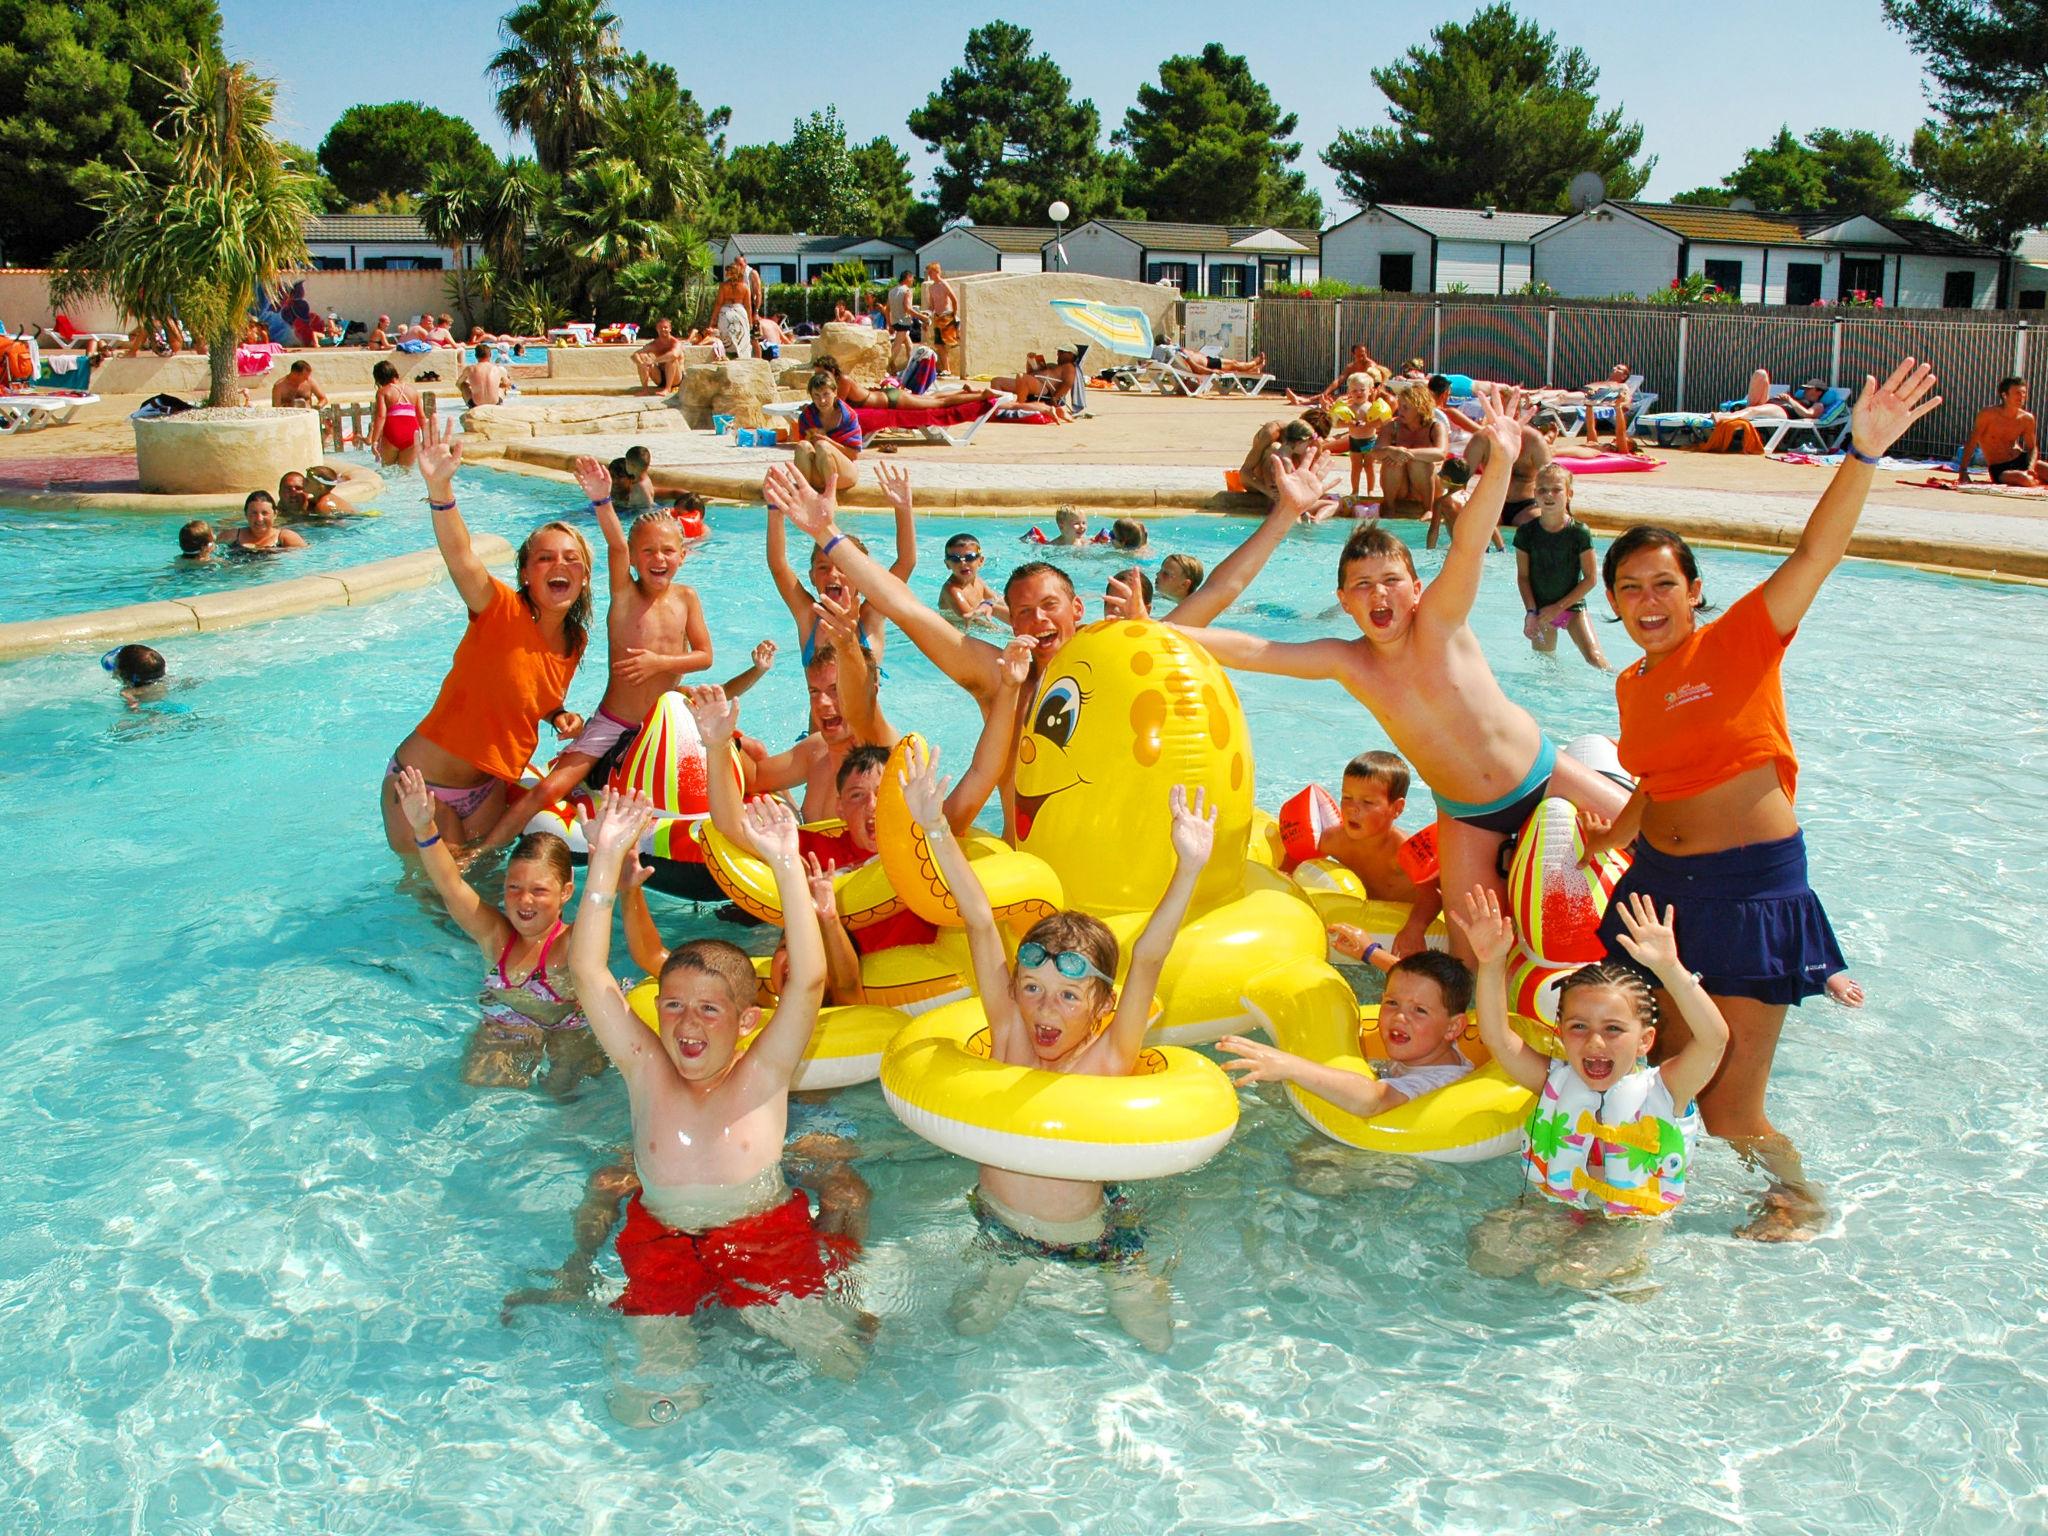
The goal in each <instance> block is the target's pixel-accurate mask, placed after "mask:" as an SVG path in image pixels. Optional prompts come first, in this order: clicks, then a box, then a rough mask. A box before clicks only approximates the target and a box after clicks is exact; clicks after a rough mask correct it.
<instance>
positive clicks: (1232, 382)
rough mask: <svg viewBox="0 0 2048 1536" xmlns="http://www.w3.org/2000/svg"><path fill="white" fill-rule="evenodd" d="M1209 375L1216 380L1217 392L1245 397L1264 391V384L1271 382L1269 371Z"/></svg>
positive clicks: (1271, 377) (1271, 376)
mask: <svg viewBox="0 0 2048 1536" xmlns="http://www.w3.org/2000/svg"><path fill="white" fill-rule="evenodd" d="M1210 377H1211V378H1213V379H1214V380H1215V381H1216V393H1217V394H1219V395H1243V396H1244V397H1245V398H1247V399H1249V398H1251V397H1252V396H1253V395H1258V394H1263V393H1265V389H1266V386H1267V385H1268V384H1270V383H1272V382H1273V375H1272V374H1270V373H1216V374H1211V375H1210Z"/></svg>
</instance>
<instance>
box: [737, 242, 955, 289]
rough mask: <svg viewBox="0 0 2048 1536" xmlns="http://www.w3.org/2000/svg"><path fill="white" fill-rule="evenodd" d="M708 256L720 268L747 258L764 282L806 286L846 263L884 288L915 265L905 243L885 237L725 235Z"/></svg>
mask: <svg viewBox="0 0 2048 1536" xmlns="http://www.w3.org/2000/svg"><path fill="white" fill-rule="evenodd" d="M711 251H712V254H713V255H714V256H715V257H717V259H718V264H719V266H720V267H721V268H722V267H724V266H725V265H726V264H727V263H728V262H730V261H731V260H732V259H733V258H734V257H735V256H744V257H746V258H747V265H748V266H750V267H752V268H753V269H754V270H755V271H756V272H759V273H760V274H761V281H762V282H764V283H808V282H809V281H810V280H811V279H812V278H814V277H817V276H820V275H821V274H823V273H825V272H827V271H830V270H831V269H832V268H833V267H836V266H841V265H843V264H844V263H846V262H849V261H855V262H859V263H860V264H861V265H862V266H863V267H865V268H866V269H867V274H868V278H869V280H870V281H872V282H881V283H888V282H894V281H895V280H896V278H897V277H898V276H899V275H901V274H902V273H904V272H906V271H908V270H910V267H911V263H912V262H914V261H915V260H916V252H914V251H913V250H912V249H911V246H910V242H909V241H908V240H899V239H896V238H895V237H894V236H889V235H805V234H794V235H769V234H740V235H728V236H726V237H725V238H724V239H723V240H714V241H712V242H711Z"/></svg>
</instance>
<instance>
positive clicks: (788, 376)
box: [775, 361, 811, 393]
mask: <svg viewBox="0 0 2048 1536" xmlns="http://www.w3.org/2000/svg"><path fill="white" fill-rule="evenodd" d="M775 382H776V383H777V384H778V385H780V386H781V387H782V388H784V389H790V390H795V391H797V392H798V393H801V392H802V391H803V390H804V388H805V387H806V386H807V385H808V384H809V383H810V382H811V365H810V363H809V362H807V361H806V362H801V363H778V364H776V368H775Z"/></svg>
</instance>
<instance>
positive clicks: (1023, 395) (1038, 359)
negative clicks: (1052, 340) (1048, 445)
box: [989, 347, 1081, 421]
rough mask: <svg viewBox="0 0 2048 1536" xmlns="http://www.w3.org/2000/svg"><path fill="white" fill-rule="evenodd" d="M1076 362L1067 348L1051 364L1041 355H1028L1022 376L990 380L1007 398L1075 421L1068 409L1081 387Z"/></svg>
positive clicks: (1016, 375) (1079, 372)
mask: <svg viewBox="0 0 2048 1536" xmlns="http://www.w3.org/2000/svg"><path fill="white" fill-rule="evenodd" d="M1076 359H1077V354H1075V353H1074V352H1072V351H1069V350H1068V349H1067V348H1065V347H1062V348H1060V350H1059V352H1058V354H1057V355H1056V357H1055V359H1054V361H1052V362H1050V363H1048V362H1047V361H1046V360H1045V358H1044V356H1043V355H1042V354H1041V353H1037V352H1032V353H1028V354H1026V356H1025V358H1024V371H1023V372H1022V373H1018V374H1012V375H1008V376H1006V377H1003V378H996V379H990V380H989V384H990V386H991V387H992V388H995V389H998V390H1000V391H1002V392H1003V393H1004V394H1008V395H1015V396H1016V397H1017V398H1018V400H1020V401H1035V402H1037V403H1038V404H1040V405H1047V406H1050V407H1052V411H1053V414H1054V415H1055V416H1056V417H1057V418H1058V419H1059V420H1061V421H1072V420H1073V419H1074V418H1073V415H1072V413H1071V412H1069V411H1068V409H1067V406H1066V401H1067V399H1068V397H1069V396H1070V395H1072V394H1073V392H1074V390H1075V389H1076V388H1077V387H1078V386H1079V384H1080V374H1081V370H1080V367H1079V366H1078V363H1077V360H1076Z"/></svg>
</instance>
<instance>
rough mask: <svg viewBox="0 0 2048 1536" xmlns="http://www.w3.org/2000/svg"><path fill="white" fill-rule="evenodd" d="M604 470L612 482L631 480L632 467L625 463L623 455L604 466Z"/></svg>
mask: <svg viewBox="0 0 2048 1536" xmlns="http://www.w3.org/2000/svg"><path fill="white" fill-rule="evenodd" d="M605 469H606V471H607V472H608V473H609V474H610V475H611V477H612V478H613V479H614V480H630V479H632V478H633V466H632V465H630V464H628V463H627V462H626V459H625V456H624V455H623V454H621V455H620V456H619V457H618V458H616V459H613V460H612V461H611V463H609V464H607V465H605Z"/></svg>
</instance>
